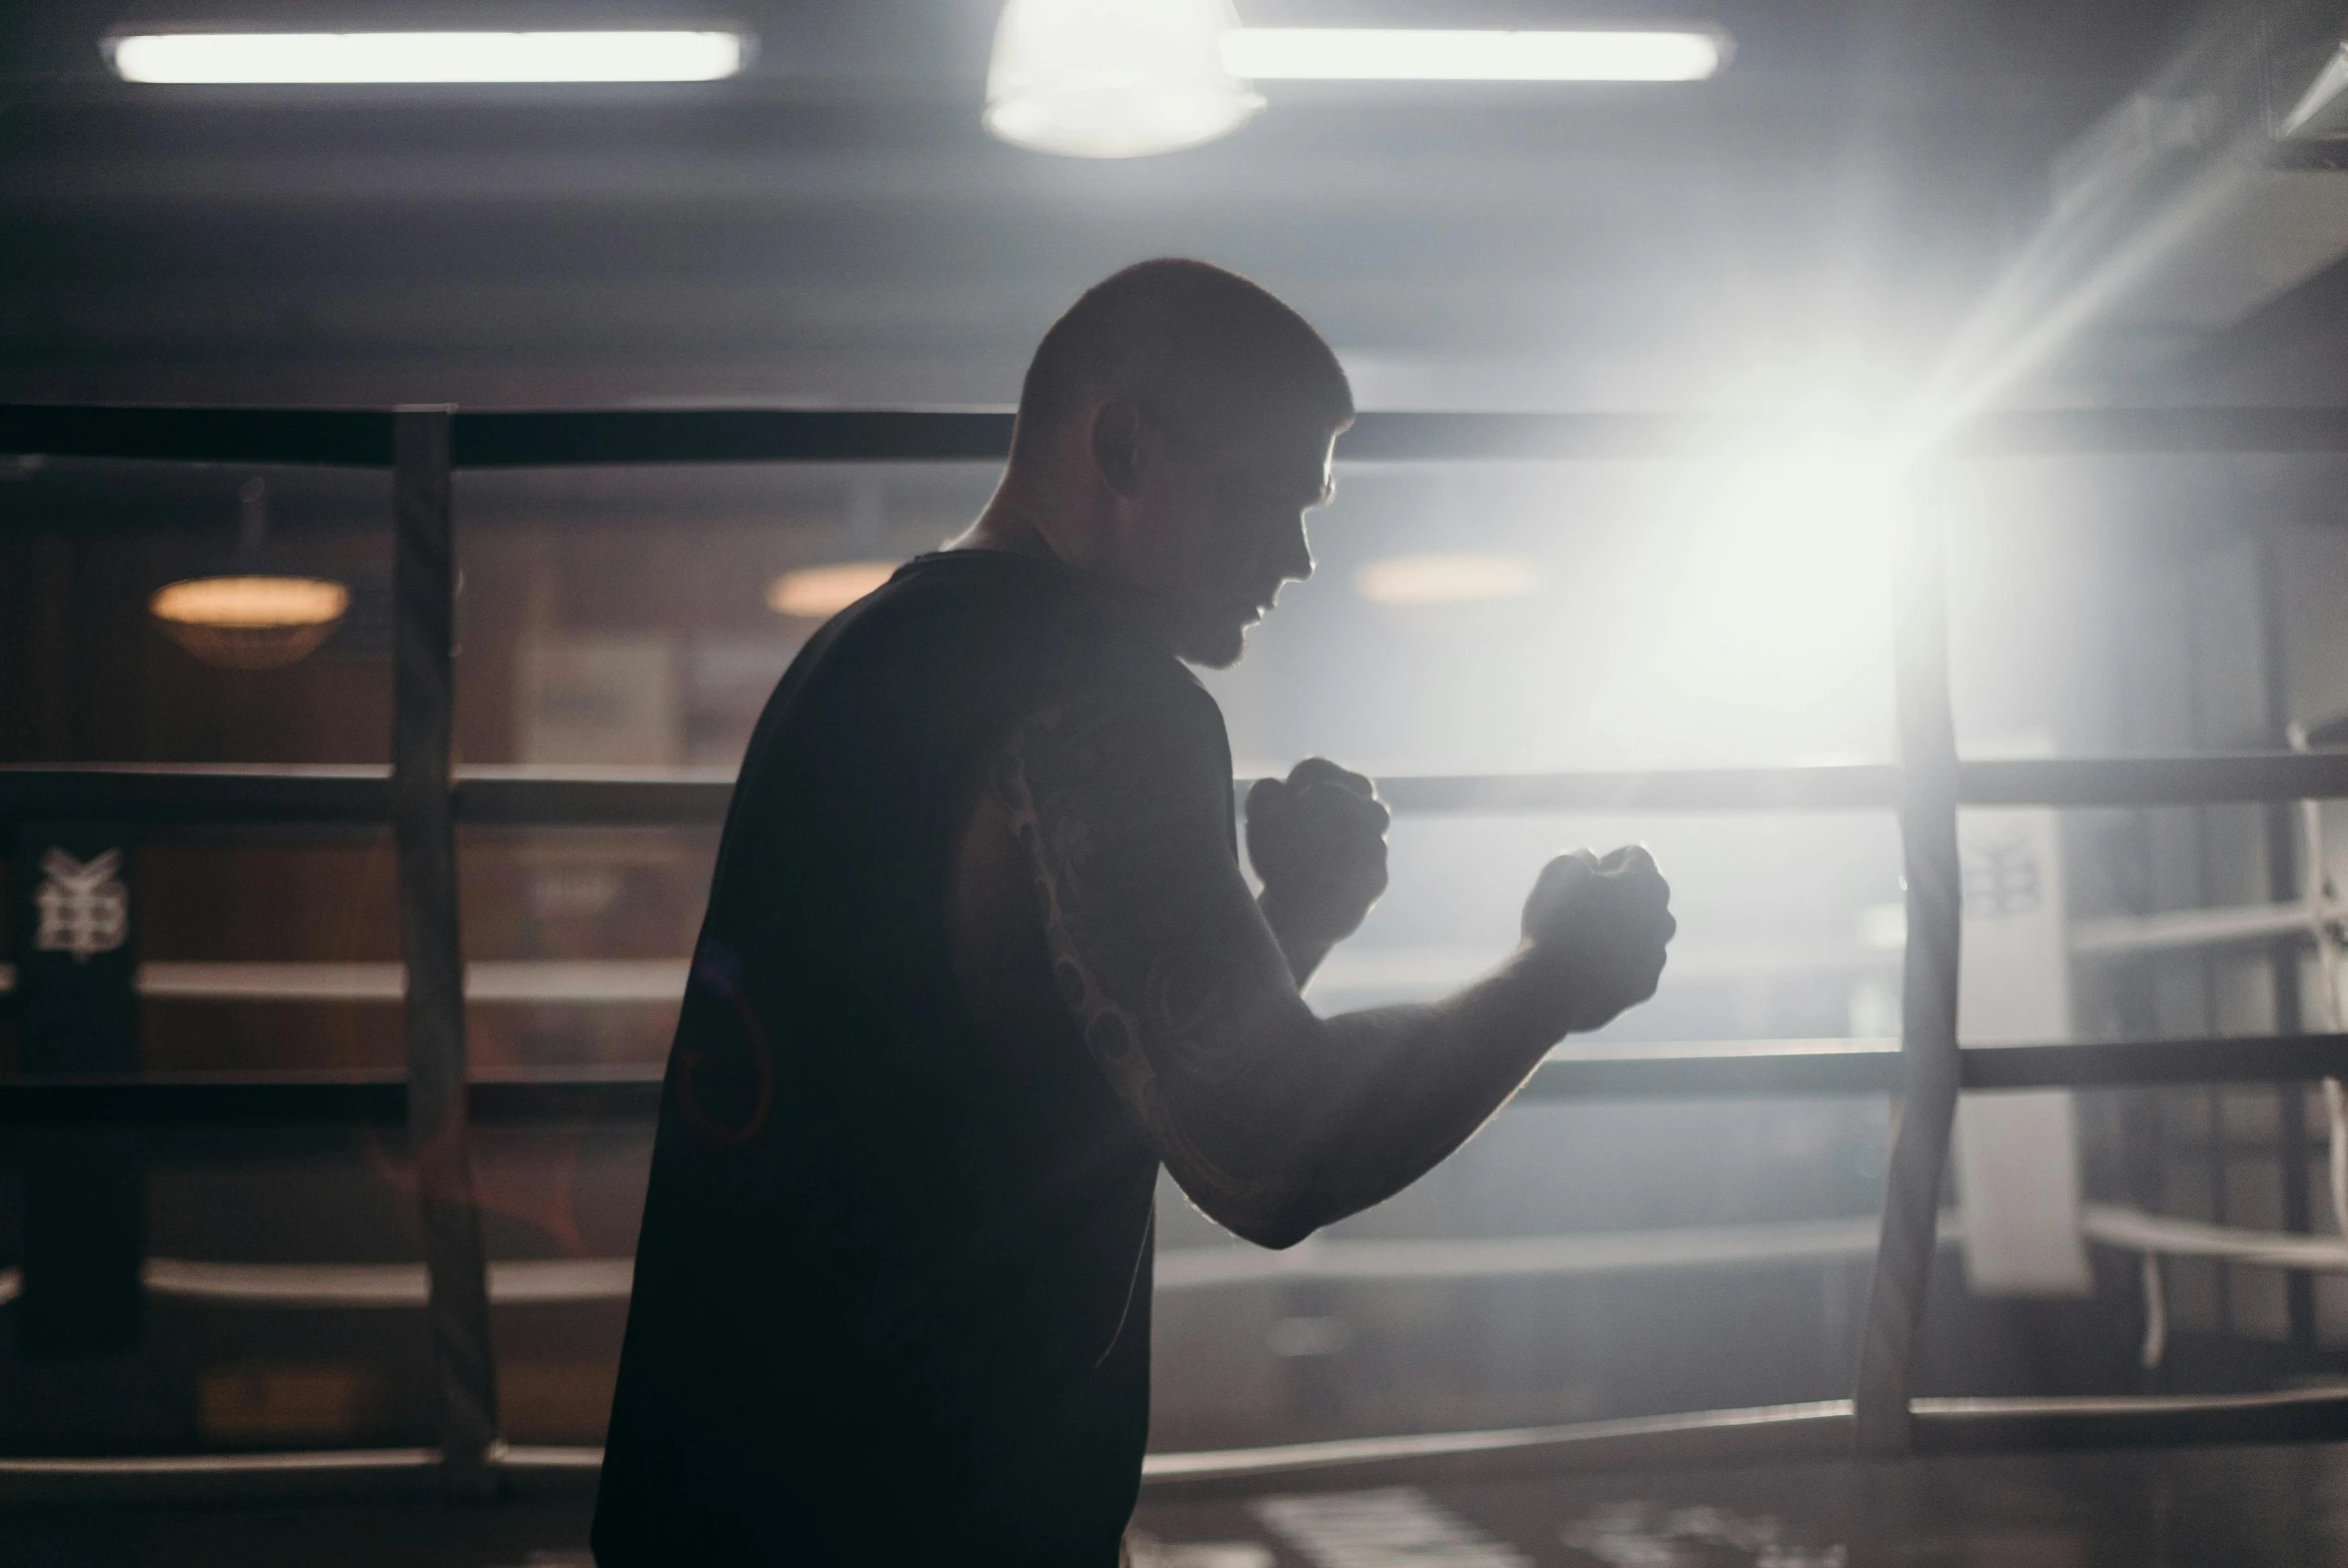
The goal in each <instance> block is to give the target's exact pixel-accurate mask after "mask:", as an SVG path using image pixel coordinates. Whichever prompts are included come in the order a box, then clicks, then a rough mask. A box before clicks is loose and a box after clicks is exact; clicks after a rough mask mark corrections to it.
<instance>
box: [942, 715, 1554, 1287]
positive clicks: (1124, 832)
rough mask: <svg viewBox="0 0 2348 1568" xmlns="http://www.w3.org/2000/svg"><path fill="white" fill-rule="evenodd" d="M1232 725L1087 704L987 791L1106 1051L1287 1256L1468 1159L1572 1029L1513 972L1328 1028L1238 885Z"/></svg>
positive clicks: (1231, 1204)
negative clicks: (1490, 1122)
mask: <svg viewBox="0 0 2348 1568" xmlns="http://www.w3.org/2000/svg"><path fill="white" fill-rule="evenodd" d="M1220 723H1221V722H1220V717H1219V715H1217V714H1216V713H1215V712H1214V710H1213V707H1212V703H1211V701H1210V700H1209V699H1208V698H1206V696H1205V695H1204V694H1203V693H1202V692H1195V691H1192V692H1185V693H1180V694H1177V695H1174V696H1172V697H1170V699H1169V700H1168V701H1166V702H1164V703H1161V704H1157V705H1152V706H1149V707H1147V708H1140V707H1137V705H1135V704H1134V703H1133V702H1132V701H1131V700H1130V698H1129V699H1128V700H1126V701H1117V702H1088V701H1086V700H1084V699H1081V698H1080V699H1071V700H1069V701H1067V702H1065V703H1063V704H1060V705H1058V706H1056V707H1053V708H1050V709H1047V710H1045V711H1043V712H1040V713H1037V714H1035V715H1033V716H1032V717H1031V718H1030V719H1029V720H1028V721H1027V722H1026V723H1024V724H1023V725H1022V726H1021V727H1020V728H1019V729H1018V730H1017V731H1016V732H1015V733H1014V734H1013V735H1012V736H1011V737H1010V738H1009V740H1008V741H1007V743H1006V744H1005V746H1004V747H1003V748H1002V750H1001V751H1000V752H999V753H998V754H997V756H996V757H995V759H994V762H993V766H992V768H991V770H990V775H989V784H990V792H991V793H992V795H993V796H994V799H995V803H996V804H997V805H998V806H999V807H1000V808H1001V809H1002V811H1003V812H1004V813H1005V814H1006V815H1007V816H1008V817H1009V819H1010V821H1011V823H1012V826H1013V830H1014V831H1015V832H1016V833H1017V834H1018V836H1019V840H1020V845H1021V848H1022V850H1023V853H1024V857H1025V859H1026V860H1027V862H1028V864H1029V866H1030V868H1031V870H1032V872H1033V874H1034V876H1035V880H1036V886H1037V890H1038V895H1039V905H1040V908H1041V910H1042V916H1043V921H1044V925H1045V938H1046V942H1047V946H1048V950H1049V953H1050V956H1051V961H1052V965H1053V977H1054V981H1055V984H1056V985H1057V987H1058V989H1059V991H1060V995H1061V998H1062V1000H1063V1002H1064V1003H1065V1004H1066V1005H1067V1007H1068V1010H1069V1014H1070V1016H1071V1017H1072V1019H1073V1020H1074V1021H1075V1023H1076V1025H1077V1027H1078V1029H1079V1030H1080V1031H1081V1033H1082V1035H1083V1037H1084V1041H1085V1045H1086V1047H1087V1049H1088V1050H1089V1051H1090V1052H1091V1054H1092V1055H1093V1056H1094V1057H1095V1059H1096V1060H1097V1061H1098V1062H1099V1064H1100V1066H1101V1069H1102V1071H1103V1072H1104V1073H1105V1074H1106V1075H1107V1077H1108V1078H1109V1081H1110V1083H1111V1084H1112V1085H1113V1086H1114V1087H1115V1088H1116V1090H1117V1092H1118V1094H1119V1095H1120V1097H1121V1098H1123V1099H1124V1101H1125V1102H1126V1104H1127V1105H1128V1106H1129V1107H1131V1108H1132V1110H1133V1111H1134V1113H1135V1114H1136V1115H1137V1116H1138V1117H1140V1118H1141V1120H1142V1122H1143V1124H1144V1125H1145V1126H1147V1127H1148V1128H1149V1129H1150V1131H1151V1134H1152V1135H1153V1137H1154V1138H1155V1139H1156V1140H1157V1142H1158V1145H1159V1148H1160V1150H1161V1153H1162V1155H1163V1157H1164V1158H1165V1160H1166V1163H1167V1166H1168V1168H1169V1169H1170V1170H1171V1171H1172V1172H1173V1173H1174V1178H1175V1179H1176V1180H1177V1181H1178V1182H1179V1183H1180V1184H1181V1186H1182V1188H1183V1190H1184V1191H1186V1192H1187V1193H1189V1195H1190V1196H1191V1198H1192V1199H1193V1201H1195V1202H1197V1203H1198V1205H1199V1206H1200V1207H1201V1208H1203V1209H1205V1210H1206V1212H1207V1213H1208V1214H1209V1215H1211V1216H1212V1217H1213V1218H1215V1219H1217V1220H1219V1221H1221V1222H1222V1223H1224V1224H1226V1225H1228V1226H1229V1227H1230V1228H1232V1229H1234V1230H1236V1231H1238V1232H1239V1233H1240V1234H1242V1235H1245V1236H1248V1237H1250V1238H1252V1239H1256V1240H1261V1241H1266V1242H1269V1243H1271V1244H1274V1245H1284V1244H1286V1243H1287V1242H1289V1241H1293V1240H1295V1239H1298V1238H1299V1237H1300V1236H1302V1235H1303V1234H1305V1233H1306V1232H1308V1231H1309V1230H1311V1229H1312V1228H1314V1227H1315V1226H1317V1225H1320V1224H1323V1223H1326V1222H1327V1221H1328V1220H1330V1219H1334V1218H1337V1217H1339V1216H1340V1215H1342V1214H1344V1213H1348V1212H1351V1211H1353V1210H1355V1209H1358V1208H1360V1207H1364V1206H1366V1205H1367V1204H1369V1203H1372V1202H1376V1201H1378V1200H1380V1199H1382V1198H1384V1197H1386V1196H1388V1195H1390V1194H1391V1193H1393V1192H1394V1191H1397V1190H1399V1189H1400V1188H1401V1187H1402V1186H1404V1185H1406V1184H1407V1183H1408V1182H1410V1181H1412V1180H1414V1179H1416V1177H1417V1176H1418V1175H1419V1174H1421V1173H1422V1172H1423V1171H1424V1170H1426V1169H1427V1168H1428V1166H1430V1165H1432V1164H1433V1163H1434V1162H1435V1161H1436V1160H1439V1159H1440V1158H1441V1157H1442V1156H1443V1155H1444V1154H1447V1153H1448V1152H1450V1150H1451V1149H1453V1148H1455V1147H1457V1146H1458V1144H1459V1143H1460V1142H1461V1141H1463V1140H1464V1139H1465V1138H1466V1137H1467V1136H1468V1135H1469V1134H1470V1133H1471V1132H1473V1131H1474V1129H1475V1128H1476V1127H1477V1126H1478V1125H1480V1124H1481V1123H1482V1121H1483V1120H1484V1119H1485V1118H1486V1117H1487V1116H1488V1115H1489V1114H1490V1113H1491V1111H1492V1110H1493V1109H1494V1108H1495V1107H1496V1106H1497V1105H1498V1104H1499V1103H1500V1102H1501V1101H1502V1100H1504V1099H1505V1098H1506V1096H1507V1095H1508V1094H1509V1093H1510V1092H1512V1091H1513V1089H1514V1088H1515V1086H1516V1084H1517V1083H1518V1082H1519V1081H1521V1080H1522V1078H1523V1077H1524V1075H1525V1074H1526V1073H1527V1072H1529V1071H1530V1070H1531V1068H1532V1066H1533V1064H1534V1063H1535V1062H1536V1061H1537V1060H1538V1059H1539V1056H1540V1054H1541V1052H1542V1050H1543V1049H1545V1047H1546V1046H1547V1045H1548V1044H1549V1043H1550V1041H1551V1040H1553V1039H1554V1037H1555V1034H1556V1032H1557V1030H1556V1028H1554V1027H1551V1026H1550V1025H1549V1024H1548V1022H1547V1021H1546V1018H1545V1016H1542V1015H1540V1014H1539V1009H1536V1008H1534V1007H1532V1006H1531V1005H1529V1001H1528V993H1527V991H1526V989H1525V987H1524V986H1522V985H1519V984H1517V983H1514V981H1513V980H1512V979H1511V977H1510V975H1509V973H1508V971H1507V969H1506V967H1505V966H1503V969H1502V970H1501V971H1500V972H1499V973H1497V974H1495V976H1494V977H1493V978H1492V979H1490V980H1488V981H1485V982H1483V983H1481V984H1479V985H1477V986H1472V987H1469V989H1468V990H1466V991H1463V992H1461V993H1460V994H1459V995H1457V996H1455V997H1453V998H1449V999H1448V1000H1446V1001H1445V1002H1442V1003H1437V1004H1434V1005H1429V1006H1410V1007H1391V1008H1380V1009H1375V1010H1372V1011H1367V1012H1356V1013H1348V1014H1345V1015H1343V1016H1340V1017H1336V1018H1331V1019H1327V1020H1322V1019H1320V1018H1317V1017H1315V1016H1314V1015H1313V1014H1312V1012H1311V1011H1310V1009H1309V1008H1307V1007H1306V1006H1305V1005H1304V1003H1303V1001H1302V1000H1301V999H1300V998H1299V997H1298V995H1297V993H1296V980H1295V978H1294V977H1292V976H1291V973H1290V964H1291V962H1292V961H1293V960H1291V959H1290V958H1288V957H1286V956H1284V955H1283V953H1282V950H1281V947H1280V945H1279V944H1278V943H1277V942H1276V941H1275V939H1274V937H1273V934H1272V932H1271V930H1270V929H1269V928H1268V927H1267V925H1266V924H1265V922H1264V919H1263V917H1262V915H1261V914H1260V913H1259V911H1258V910H1257V908H1256V905H1255V902H1254V900H1253V899H1252V898H1251V897H1250V896H1249V894H1248V891H1247V887H1246V883H1245V881H1244V880H1243V879H1242V878H1241V876H1240V874H1239V869H1238V863H1237V860H1236V857H1235V854H1234V851H1233V845H1232V842H1231V816H1230V787H1229V784H1228V782H1227V774H1228V768H1227V758H1226V754H1225V749H1224V747H1223V743H1222V738H1221V731H1220ZM1303 956H1305V955H1303V954H1299V955H1298V957H1303Z"/></svg>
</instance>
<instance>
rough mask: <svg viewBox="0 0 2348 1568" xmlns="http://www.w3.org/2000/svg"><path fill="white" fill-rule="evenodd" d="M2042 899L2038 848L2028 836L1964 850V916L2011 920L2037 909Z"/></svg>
mask: <svg viewBox="0 0 2348 1568" xmlns="http://www.w3.org/2000/svg"><path fill="white" fill-rule="evenodd" d="M2042 896H2043V893H2042V890H2041V888H2040V886H2039V874H2038V851H2037V846H2036V845H2035V844H2034V843H2032V842H2031V840H2030V837H2029V835H2028V834H2027V833H2015V834H2013V835H2011V836H2009V837H2002V838H1996V839H1992V840H1991V841H1989V842H1987V843H1982V844H1968V845H1967V846H1966V848H1965V912H1966V913H1967V914H1970V915H1973V916H1975V917H1976V918H1979V919H1989V920H2003V919H2010V918H2011V917H2013V916H2014V915H2017V914H2028V913H2030V912H2031V911H2032V910H2034V909H2036V908H2037V907H2038V905H2039V902H2040V899H2041V897H2042Z"/></svg>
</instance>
